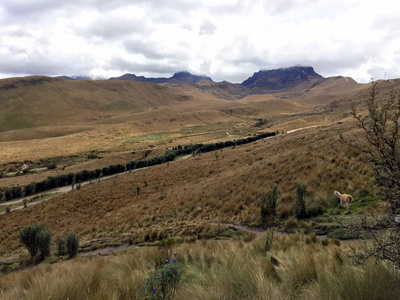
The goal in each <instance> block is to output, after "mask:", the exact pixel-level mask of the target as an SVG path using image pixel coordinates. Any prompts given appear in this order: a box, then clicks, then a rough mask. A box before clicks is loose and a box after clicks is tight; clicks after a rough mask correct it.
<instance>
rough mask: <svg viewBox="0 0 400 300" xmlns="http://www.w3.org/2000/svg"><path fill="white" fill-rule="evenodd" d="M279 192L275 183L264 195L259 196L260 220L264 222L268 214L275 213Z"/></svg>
mask: <svg viewBox="0 0 400 300" xmlns="http://www.w3.org/2000/svg"><path fill="white" fill-rule="evenodd" d="M279 195H280V192H279V186H278V184H277V183H275V184H274V185H273V186H272V188H271V190H270V191H269V192H268V193H267V195H265V194H264V193H263V194H262V196H261V221H262V222H263V223H266V222H267V221H268V218H269V217H270V216H275V215H276V206H277V203H278V198H279Z"/></svg>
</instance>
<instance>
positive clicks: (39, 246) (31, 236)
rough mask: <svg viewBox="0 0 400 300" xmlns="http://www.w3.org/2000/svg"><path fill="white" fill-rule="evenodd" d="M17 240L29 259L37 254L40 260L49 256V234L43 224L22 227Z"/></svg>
mask: <svg viewBox="0 0 400 300" xmlns="http://www.w3.org/2000/svg"><path fill="white" fill-rule="evenodd" d="M19 239H20V241H21V244H22V245H23V246H24V247H25V248H26V249H27V250H28V251H29V254H30V255H31V257H35V256H36V255H38V254H39V255H40V258H41V259H44V258H45V257H46V256H48V255H49V254H50V239H51V233H50V231H49V230H48V229H47V228H46V227H45V226H44V225H43V224H31V225H28V226H26V227H24V228H23V229H22V230H21V232H20V234H19Z"/></svg>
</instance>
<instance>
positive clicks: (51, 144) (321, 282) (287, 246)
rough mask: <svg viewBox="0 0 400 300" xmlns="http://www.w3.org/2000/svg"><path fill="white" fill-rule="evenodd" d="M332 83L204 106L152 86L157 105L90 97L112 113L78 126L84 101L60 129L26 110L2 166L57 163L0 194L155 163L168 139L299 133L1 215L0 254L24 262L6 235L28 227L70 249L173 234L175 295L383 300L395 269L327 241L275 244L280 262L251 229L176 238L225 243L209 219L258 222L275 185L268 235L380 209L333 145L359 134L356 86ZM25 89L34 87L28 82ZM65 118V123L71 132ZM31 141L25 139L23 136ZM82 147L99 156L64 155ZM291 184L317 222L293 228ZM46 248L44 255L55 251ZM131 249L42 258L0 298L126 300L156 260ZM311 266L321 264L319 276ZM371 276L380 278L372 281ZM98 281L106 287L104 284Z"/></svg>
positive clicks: (368, 185) (355, 162)
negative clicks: (177, 272) (364, 261)
mask: <svg viewBox="0 0 400 300" xmlns="http://www.w3.org/2000/svg"><path fill="white" fill-rule="evenodd" d="M338 80H339V85H338V87H339V88H341V90H340V92H336V91H335V89H334V88H335V85H334V84H331V85H327V86H324V87H319V88H318V89H316V90H315V91H312V90H311V91H308V92H306V93H302V94H301V95H300V96H299V95H297V96H296V95H293V94H292V95H289V94H288V95H251V96H246V97H244V98H242V99H239V100H234V101H232V100H226V99H222V98H216V97H215V93H214V94H213V93H211V92H207V91H203V90H201V89H197V88H196V87H194V86H189V87H188V86H175V87H172V88H168V87H162V88H160V89H161V91H157V90H156V91H154V93H155V96H154V97H155V98H156V99H159V100H160V101H161V100H162V98H163V97H162V96H160V95H164V94H165V93H166V96H165V97H169V96H171V98H169V99H170V100H171V101H170V102H168V101H166V102H163V101H161V102H157V104H156V105H155V103H156V102H154V103H153V102H152V101H148V102H143V103H142V102H140V103H142V104H140V105H138V106H135V107H134V108H133V106H132V107H127V106H124V105H122V104H121V105H122V106H119V104H118V105H117V104H115V105H111V104H110V103H108V102H107V101H106V100H105V98H106V97H105V98H103V99H102V100H101V101H104V103H102V104H101V105H103V106H102V107H103V113H104V114H111V115H112V116H111V117H106V118H102V119H100V118H98V119H96V120H92V119H90V118H92V117H93V116H94V115H96V114H97V113H98V112H97V111H96V109H95V110H93V111H91V110H90V108H93V107H92V104H90V103H86V102H85V103H86V104H85V105H87V109H88V110H87V111H86V110H85V109H84V107H81V109H80V110H79V111H74V113H76V115H75V116H73V118H72V119H69V118H68V117H66V116H57V118H61V119H63V120H64V119H65V120H66V123H67V124H58V123H57V122H56V120H55V119H57V118H55V119H54V120H51V119H49V120H47V121H46V122H48V123H46V124H41V123H40V122H39V120H40V119H41V117H40V115H39V114H38V115H36V117H35V118H36V119H35V120H34V121H30V122H31V125H29V124H28V125H29V126H30V128H28V129H21V130H18V128H20V127H18V126H16V125H15V124H14V125H15V126H14V125H13V126H14V129H15V130H13V131H5V132H3V133H0V147H1V149H2V151H1V153H0V163H1V164H2V168H4V170H6V168H10V166H12V167H13V168H14V169H17V170H18V168H19V166H20V165H22V163H23V162H26V161H31V162H32V163H34V164H38V166H39V167H40V165H39V162H40V161H50V160H52V159H53V158H55V161H56V169H55V170H47V171H44V172H41V173H37V174H34V173H30V172H28V173H27V174H25V175H22V176H17V177H8V178H1V179H0V187H3V188H4V187H7V186H12V185H17V184H18V185H21V186H23V185H25V184H28V183H29V182H32V181H39V180H42V179H44V178H46V177H47V176H50V175H53V174H63V173H69V172H77V171H80V170H83V169H89V170H93V169H95V168H101V167H104V166H108V165H110V164H113V163H125V162H127V161H129V160H132V159H138V158H143V157H145V156H149V157H151V156H156V155H160V154H162V153H164V152H165V149H166V148H171V147H174V146H178V145H184V144H189V143H200V142H202V143H207V142H216V141H225V140H232V139H234V138H242V137H245V136H248V135H251V134H253V133H256V132H262V131H272V130H279V131H280V132H287V131H290V130H293V129H299V128H305V127H310V128H307V129H302V130H298V131H294V132H292V133H282V134H280V135H278V136H276V137H273V138H268V139H265V140H261V141H257V142H254V143H251V144H247V145H242V146H238V147H233V148H226V149H223V150H220V151H215V152H210V153H206V154H202V155H196V156H193V157H190V158H188V159H184V160H180V161H175V162H171V163H169V164H163V165H158V166H154V167H151V168H148V169H144V170H137V171H135V172H131V173H128V174H125V175H118V176H116V177H113V178H111V179H109V180H104V181H100V182H96V183H92V184H89V185H86V186H84V187H82V188H81V189H80V190H74V191H72V192H69V193H66V194H63V195H60V196H58V197H56V198H54V199H51V200H49V201H45V202H42V203H40V204H36V205H32V206H28V207H27V208H24V209H22V210H16V211H12V212H11V213H9V214H5V215H1V216H0V227H1V228H2V231H1V232H0V256H1V258H2V259H11V258H15V257H17V258H18V257H20V258H23V257H25V256H26V250H25V249H24V248H22V246H21V245H20V242H19V238H18V236H19V232H20V230H21V229H22V228H23V227H24V226H26V225H28V224H30V223H37V222H41V223H44V224H45V225H46V226H47V227H48V228H49V229H50V230H51V231H52V233H53V240H56V239H57V238H58V237H61V236H65V234H66V233H68V232H76V233H78V234H79V235H80V238H81V248H80V250H82V251H83V250H85V251H90V250H94V249H97V248H99V247H106V246H113V245H122V244H125V245H126V244H128V243H129V244H133V245H139V244H140V245H148V244H152V243H154V242H156V241H159V240H162V239H165V238H167V237H173V238H175V239H176V241H179V242H182V244H181V245H179V246H176V251H178V252H179V255H182V263H184V265H185V272H184V275H183V278H182V281H181V282H180V284H179V286H178V288H177V289H176V290H175V291H174V295H173V297H175V298H176V299H188V298H195V299H221V298H224V297H225V298H227V299H247V298H246V297H248V299H266V298H265V297H266V296H265V295H268V296H270V295H273V298H274V297H275V299H295V298H296V299H347V298H360V299H375V298H374V297H375V296H376V295H377V294H374V293H375V291H376V293H380V294H382V295H384V296H385V297H386V298H387V299H395V296H394V295H397V294H396V293H397V290H396V288H394V287H396V286H397V285H396V283H397V282H398V274H397V273H396V272H394V271H393V270H391V269H390V268H389V267H388V266H385V265H383V264H380V263H377V264H375V263H374V262H371V263H370V264H369V265H367V267H365V268H361V267H360V268H359V267H354V266H352V265H351V261H349V260H347V258H345V257H344V255H343V251H346V250H345V249H344V248H343V246H340V247H338V246H337V245H334V244H333V242H332V241H328V242H325V244H326V243H328V244H330V245H328V246H324V245H322V244H321V243H320V242H318V241H317V240H315V238H312V237H308V238H307V237H305V236H302V235H295V236H289V237H285V236H279V237H277V238H276V242H274V245H275V248H273V250H272V254H273V255H274V256H276V257H277V258H278V260H279V261H280V265H279V266H273V265H271V262H270V260H268V257H269V256H266V254H265V252H263V251H262V248H263V246H262V244H263V243H264V240H263V239H261V240H260V239H258V238H257V239H256V240H254V241H251V240H252V239H253V238H254V236H252V235H251V234H250V235H249V236H247V237H246V238H245V237H236V238H235V239H236V240H233V241H222V242H221V241H220V242H216V241H202V242H197V243H195V244H187V243H186V241H188V240H190V241H194V240H196V239H202V240H204V239H211V238H215V237H218V238H221V237H222V238H227V237H228V238H231V237H232V236H234V234H233V235H232V234H231V233H227V232H225V229H221V228H220V227H218V226H217V228H216V224H242V225H243V224H247V225H253V226H258V225H260V223H261V222H260V202H261V194H262V193H264V192H266V191H268V190H269V189H270V188H271V186H272V185H273V184H274V183H275V182H277V183H279V187H280V190H281V197H280V200H279V204H278V215H277V217H276V220H275V221H276V225H277V226H276V229H277V230H279V231H281V232H294V231H296V230H299V229H300V230H302V231H306V232H312V231H315V232H320V233H321V234H327V233H329V232H333V231H334V230H336V229H338V228H339V227H338V226H337V224H336V223H335V222H334V221H333V220H332V219H333V218H336V216H338V217H339V218H341V220H342V221H349V222H350V221H352V220H353V219H355V218H357V216H358V214H363V213H365V212H366V211H368V210H371V211H374V212H380V211H382V210H384V209H385V207H384V205H382V203H381V202H380V201H379V198H378V196H377V187H376V185H375V182H374V178H373V176H372V173H371V171H370V169H369V167H368V166H367V165H366V164H365V161H364V159H363V158H362V156H361V155H360V153H358V152H356V151H354V150H352V149H349V148H347V147H345V146H344V145H343V144H341V143H340V141H339V134H338V132H339V131H340V132H343V134H344V136H345V137H347V138H351V139H356V140H361V139H362V135H361V131H360V130H358V129H357V128H356V127H355V124H354V122H353V121H352V120H351V118H350V117H349V111H350V101H349V100H348V99H347V98H346V96H347V97H350V98H351V99H352V101H353V102H355V103H356V104H358V105H359V107H361V108H362V107H363V104H362V100H363V99H365V97H367V96H368V86H352V87H349V86H347V85H345V83H343V81H340V79H338ZM43 84H50V85H51V83H48V82H45V83H43ZM64 84H66V83H63V82H62V81H60V82H58V81H57V82H56V85H54V86H52V85H51V88H52V89H53V88H54V87H58V88H59V89H61V87H62V85H64ZM74 84H78V83H74ZM80 84H82V85H83V86H84V87H85V89H89V87H90V88H91V89H93V91H95V90H96V89H97V88H99V89H108V91H104V90H103V95H107V93H117V90H118V89H122V90H124V94H126V95H130V93H131V92H132V91H130V90H129V89H130V88H132V89H133V90H134V89H135V88H139V85H140V84H139V85H138V84H137V83H134V84H133V85H132V86H130V83H127V85H126V86H125V85H124V86H118V88H116V87H115V86H112V84H111V83H110V84H109V83H107V85H105V86H104V87H101V88H100V87H99V86H98V85H100V83H87V82H86V83H80ZM121 84H122V83H121ZM136 85H138V87H137V86H136ZM78 87H79V86H70V87H68V89H71V90H70V91H69V90H68V89H67V90H68V91H67V92H68V93H75V92H74V91H73V89H78ZM150 87H151V85H144V87H140V89H144V88H146V89H147V90H146V93H145V94H143V95H145V96H146V97H153V96H151V91H152V90H151V89H150ZM391 87H394V88H395V89H399V87H400V84H399V82H398V81H394V83H389V82H384V83H382V85H381V93H382V95H387V94H388V93H389V91H390V88H391ZM35 89H37V90H38V93H39V92H41V89H40V88H39V87H38V86H36V85H35ZM50 90H51V89H50ZM89 90H90V89H89ZM67 92H66V93H67ZM158 92H159V94H158ZM12 93H16V91H13V92H12ZM54 93H56V92H55V90H54ZM76 93H78V92H76ZM82 93H83V92H82ZM96 93H97V92H96ZM132 93H136V92H132ZM143 93H144V92H143ZM34 95H35V94H34ZM38 95H40V94H38ZM71 95H72V94H71ZM85 95H86V94H85ZM96 95H98V94H96ZM113 95H114V96H113V97H117V96H116V95H118V94H113ZM185 95H190V97H184V96H185ZM98 96H99V97H100V95H98ZM159 96H160V97H159ZM38 97H39V96H38ZM82 97H83V96H82ZM85 97H87V95H86V96H85ZM110 97H111V96H110ZM118 97H119V96H118ZM157 97H159V98H157ZM296 97H297V98H296ZM122 98H123V97H122ZM74 99H75V98H74ZM182 99H183V100H182ZM75 100H76V99H75ZM82 101H83V100H82ZM85 101H86V100H85ZM88 101H89V100H88ZM121 101H122V100H121ZM154 101H156V100H154ZM78 102H79V101H78ZM83 102H84V101H83ZM83 102H82V103H83ZM93 103H95V102H93ZM107 103H108V104H107ZM149 103H153V104H151V105H150V104H149ZM82 105H83V104H82ZM110 105H111V106H110ZM64 109H65V110H66V111H68V109H67V108H64ZM89 111H90V112H89ZM110 112H112V113H110ZM89 114H91V116H90V118H89ZM85 118H86V119H85ZM89 119H90V120H89ZM88 120H89V121H88ZM260 120H261V121H260ZM74 122H77V124H78V125H71V124H74ZM28 125H27V126H28ZM10 126H11V125H10ZM24 126H25V125H24ZM31 134H32V137H33V139H29V137H30V136H31ZM89 153H97V155H98V158H97V159H91V160H86V159H83V160H79V159H73V157H74V156H76V157H86V156H87V155H88V154H89ZM57 157H58V158H57ZM297 182H304V183H306V184H307V187H308V188H307V194H306V201H307V203H306V204H307V205H315V204H317V205H319V206H321V207H322V208H323V210H324V214H323V215H320V216H319V217H317V218H314V219H309V220H305V221H301V220H296V219H294V218H293V217H291V208H292V200H293V199H294V197H295V188H296V184H297ZM137 187H140V193H139V194H138V193H137ZM334 190H339V191H341V192H346V193H350V194H352V195H353V196H354V197H355V202H354V203H353V205H352V208H351V209H350V211H349V212H346V211H345V210H344V209H339V208H338V207H337V203H336V205H335V204H332V203H334V202H335V201H334V200H335V198H334V197H333V191H334ZM365 195H368V196H367V197H366V196H365ZM368 197H369V198H368ZM224 232H225V233H224ZM52 247H53V250H54V247H55V245H52ZM134 251H135V252H132V253H128V254H125V255H121V256H117V257H115V258H113V257H110V258H98V259H95V260H92V259H88V258H78V259H77V261H73V262H63V263H59V264H56V265H48V264H45V265H42V266H39V267H35V268H34V269H33V270H30V271H29V270H28V271H23V272H21V273H18V274H10V275H7V276H4V277H1V278H0V298H1V297H3V296H4V297H6V298H7V299H20V298H22V299H24V298H26V299H42V298H43V297H45V298H47V297H49V296H51V297H53V298H68V297H69V298H70V299H85V298H87V299H134V298H135V297H136V295H137V294H136V291H137V288H138V287H140V286H141V285H142V284H143V283H144V282H145V280H146V276H148V271H146V261H150V262H151V264H152V265H153V264H154V263H155V260H156V259H160V257H159V256H157V255H158V254H157V253H158V252H157V250H156V249H153V248H150V249H148V248H146V247H145V248H139V249H137V250H134ZM311 253H313V254H314V255H311ZM243 258H245V259H243ZM162 259H165V258H162ZM322 266H327V269H326V270H328V271H326V270H325V271H324V270H323V269H322ZM303 272H305V273H303ZM61 274H68V275H62V276H61ZM76 274H82V275H79V276H83V277H85V278H86V279H87V280H86V279H84V280H83V279H82V278H81V277H79V276H75V275H76ZM65 276H67V277H65ZM374 276H381V277H382V278H386V279H387V280H385V281H384V282H380V281H379V282H374V280H373V279H372V278H373V277H374ZM54 278H70V280H67V279H65V280H64V279H60V280H59V281H58V280H53V279H54ZM109 278H112V280H110V281H107V280H106V279H109ZM66 281H67V283H65V285H64V286H61V282H66ZM11 282H13V284H10V283H11ZM27 282H28V283H27ZM31 282H35V284H33V283H31ZM373 283H376V285H373ZM385 284H387V285H388V286H386V285H385ZM354 286H356V288H354ZM205 287H207V288H205ZM349 287H352V288H349ZM370 287H373V289H372V290H371V289H370ZM386 287H388V288H386ZM79 291H84V293H85V294H80V292H79ZM18 297H19V298H18ZM80 297H81V298H80ZM82 297H83V298H82ZM368 297H370V298H368ZM268 299H269V297H268Z"/></svg>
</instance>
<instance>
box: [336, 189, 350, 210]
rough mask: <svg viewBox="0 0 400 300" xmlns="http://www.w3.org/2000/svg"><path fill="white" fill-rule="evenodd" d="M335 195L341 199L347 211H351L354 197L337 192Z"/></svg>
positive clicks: (341, 203)
mask: <svg viewBox="0 0 400 300" xmlns="http://www.w3.org/2000/svg"><path fill="white" fill-rule="evenodd" d="M333 194H334V195H335V196H336V197H338V198H339V199H340V205H343V206H345V207H346V209H349V207H350V204H351V202H353V197H352V196H351V195H349V194H340V193H339V192H338V191H335V192H334V193H333Z"/></svg>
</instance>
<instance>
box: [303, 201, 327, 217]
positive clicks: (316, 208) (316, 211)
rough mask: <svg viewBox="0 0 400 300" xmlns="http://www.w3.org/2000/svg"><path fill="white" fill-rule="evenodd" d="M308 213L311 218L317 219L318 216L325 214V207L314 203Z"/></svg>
mask: <svg viewBox="0 0 400 300" xmlns="http://www.w3.org/2000/svg"><path fill="white" fill-rule="evenodd" d="M307 212H308V216H309V217H316V216H318V215H322V214H323V213H324V207H323V206H322V205H321V204H319V203H317V202H312V203H311V204H310V205H309V206H308V207H307Z"/></svg>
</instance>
